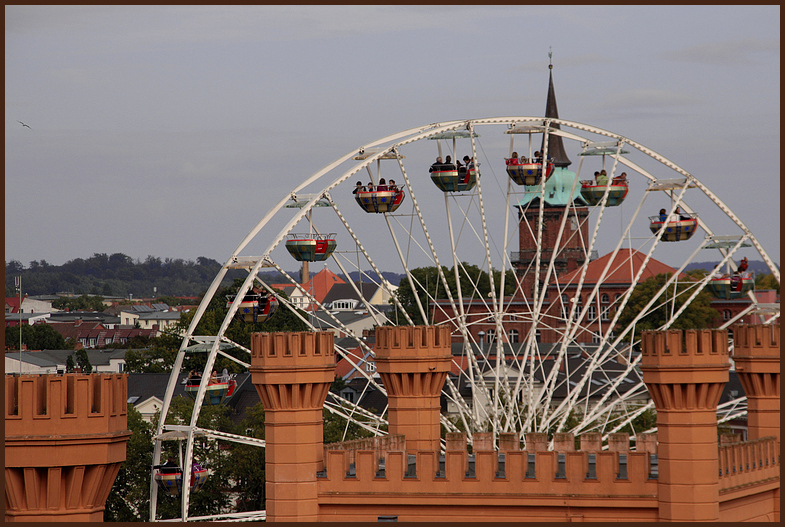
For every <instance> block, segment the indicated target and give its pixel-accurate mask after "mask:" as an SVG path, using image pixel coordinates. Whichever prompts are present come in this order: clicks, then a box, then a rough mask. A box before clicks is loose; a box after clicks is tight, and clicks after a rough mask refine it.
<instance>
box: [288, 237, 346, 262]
mask: <svg viewBox="0 0 785 527" xmlns="http://www.w3.org/2000/svg"><path fill="white" fill-rule="evenodd" d="M288 238H289V239H288V240H286V250H287V251H289V254H291V255H292V257H293V258H294V259H295V260H297V261H298V262H323V261H324V260H326V259H327V258H329V257H330V255H331V254H332V253H333V251H335V248H336V247H337V246H338V242H336V241H335V233H331V234H314V233H311V234H289V235H288Z"/></svg>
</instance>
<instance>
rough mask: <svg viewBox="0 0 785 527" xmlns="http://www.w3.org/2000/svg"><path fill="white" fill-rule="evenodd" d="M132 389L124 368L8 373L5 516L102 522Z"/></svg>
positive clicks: (123, 439)
mask: <svg viewBox="0 0 785 527" xmlns="http://www.w3.org/2000/svg"><path fill="white" fill-rule="evenodd" d="M127 389H128V388H127V376H126V375H122V374H93V375H81V374H66V375H22V376H6V378H5V396H6V397H5V477H6V491H5V496H6V514H5V519H6V521H103V510H104V504H105V502H106V498H107V497H108V495H109V491H110V490H111V487H112V484H113V483H114V480H115V478H116V477H117V472H118V471H119V470H120V465H121V463H122V462H123V461H125V446H126V442H127V440H128V438H129V437H130V435H131V433H130V431H129V430H128V421H127V420H128V416H127V404H126V401H127V399H128V393H127Z"/></svg>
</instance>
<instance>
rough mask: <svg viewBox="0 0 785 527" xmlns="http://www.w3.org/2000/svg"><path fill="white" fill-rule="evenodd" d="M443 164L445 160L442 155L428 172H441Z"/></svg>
mask: <svg viewBox="0 0 785 527" xmlns="http://www.w3.org/2000/svg"><path fill="white" fill-rule="evenodd" d="M442 165H444V161H442V158H441V156H440V157H437V158H436V162H435V163H434V164H432V165H431V169H430V170H429V171H428V172H441V170H442Z"/></svg>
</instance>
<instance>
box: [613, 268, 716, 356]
mask: <svg viewBox="0 0 785 527" xmlns="http://www.w3.org/2000/svg"><path fill="white" fill-rule="evenodd" d="M669 277H670V274H658V275H657V276H653V277H651V278H649V279H647V280H646V281H644V282H641V283H640V284H638V285H637V286H635V289H634V290H633V292H632V294H631V295H630V299H629V301H628V302H627V305H626V306H625V307H624V311H622V313H621V316H620V317H619V321H618V325H619V327H627V326H628V325H629V324H631V323H632V321H633V320H634V319H635V317H637V316H638V314H639V313H641V312H642V311H643V309H644V307H646V304H648V302H649V301H650V300H651V299H652V298H653V297H654V296H655V295H656V294H657V291H659V290H660V288H661V287H662V286H663V285H665V282H667V281H668V279H669ZM692 285H693V284H692V283H691V280H690V279H689V278H688V279H687V280H685V281H678V283H677V284H676V288H675V291H674V286H673V284H671V285H670V286H669V287H668V288H667V289H666V290H665V291H664V292H663V294H662V295H660V296H659V297H658V298H657V300H656V301H655V302H654V304H652V307H651V308H649V311H648V312H647V313H646V314H645V315H644V316H643V318H641V319H640V320H639V321H638V322H637V323H636V325H635V334H634V336H633V338H634V341H635V342H637V341H638V340H639V339H640V336H641V332H642V331H645V330H650V329H659V328H661V327H663V326H664V324H665V323H666V322H667V321H668V320H669V319H670V318H671V314H673V313H676V312H677V311H678V310H679V309H680V308H681V307H682V306H683V305H684V303H685V302H686V301H687V299H688V298H689V297H690V296H691V295H692V293H693V291H694V289H693V288H692ZM711 301H712V296H711V294H710V293H709V292H708V291H706V290H705V289H704V290H703V291H701V292H700V293H699V294H698V295H697V296H696V297H695V299H693V301H692V302H691V303H690V305H689V306H687V308H686V309H685V310H684V312H683V313H682V314H681V315H679V317H678V318H677V319H676V320H675V321H674V322H673V324H671V326H670V329H703V328H706V327H708V326H709V324H710V323H711V321H712V320H713V319H714V318H716V317H717V311H716V310H715V309H713V308H712V307H711ZM630 337H631V335H630V334H629V333H628V334H627V335H626V336H625V338H624V340H625V341H626V342H629V341H630Z"/></svg>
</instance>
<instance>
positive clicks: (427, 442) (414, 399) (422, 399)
mask: <svg viewBox="0 0 785 527" xmlns="http://www.w3.org/2000/svg"><path fill="white" fill-rule="evenodd" d="M451 359H452V356H451V354H450V329H449V327H447V326H414V327H412V326H404V327H388V326H385V327H379V328H376V370H377V371H378V372H379V375H380V376H381V378H382V382H383V383H384V387H385V388H386V390H387V399H388V401H389V409H388V421H389V423H390V434H391V435H395V434H402V435H404V436H406V450H407V451H409V452H417V451H420V450H427V451H431V452H433V451H437V450H439V410H440V407H439V396H440V394H441V391H442V387H443V386H444V380H445V379H446V377H447V372H449V371H450V360H451Z"/></svg>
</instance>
